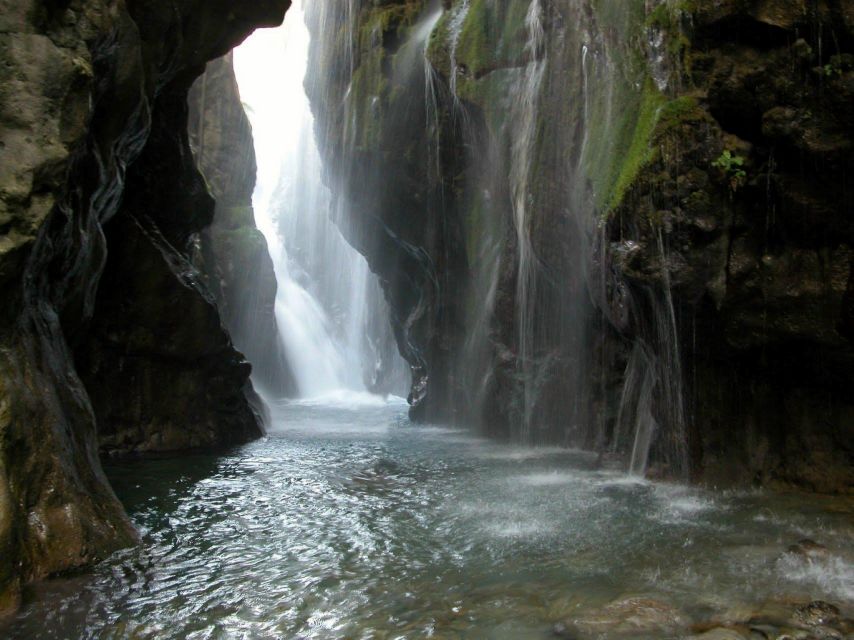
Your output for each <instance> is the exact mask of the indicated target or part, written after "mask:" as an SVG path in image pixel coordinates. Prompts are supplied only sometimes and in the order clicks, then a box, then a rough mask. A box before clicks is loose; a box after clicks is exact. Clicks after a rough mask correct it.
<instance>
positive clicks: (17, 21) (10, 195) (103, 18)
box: [0, 0, 289, 612]
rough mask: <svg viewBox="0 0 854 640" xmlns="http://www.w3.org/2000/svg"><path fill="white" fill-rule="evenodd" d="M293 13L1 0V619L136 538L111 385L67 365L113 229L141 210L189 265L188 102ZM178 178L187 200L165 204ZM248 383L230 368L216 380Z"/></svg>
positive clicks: (197, 217) (199, 214) (282, 2)
mask: <svg viewBox="0 0 854 640" xmlns="http://www.w3.org/2000/svg"><path fill="white" fill-rule="evenodd" d="M288 4H289V2H287V0H264V1H262V2H253V3H242V4H240V5H235V4H234V3H231V2H225V1H215V2H201V1H191V0H183V1H181V2H169V3H167V2H159V1H156V2H137V1H130V0H129V1H128V2H126V3H111V2H102V1H100V0H71V1H70V2H59V3H57V2H50V3H44V2H30V1H27V0H25V1H23V2H21V1H19V0H14V1H12V0H4V1H3V2H0V63H2V64H0V91H2V92H3V95H2V100H0V156H2V162H0V284H2V287H3V291H4V305H3V308H2V310H0V551H2V553H0V612H2V611H4V610H7V609H8V608H10V607H14V605H15V603H16V602H17V599H18V596H19V589H20V584H21V581H22V580H27V579H32V578H37V577H41V576H45V575H48V574H50V573H52V572H55V571H60V570H63V569H68V568H70V567H75V566H78V565H81V564H84V563H86V562H89V561H91V560H92V559H94V558H97V557H99V556H101V555H103V554H104V553H106V552H108V551H109V550H111V549H113V548H116V547H117V546H121V545H124V544H127V543H129V542H131V541H132V540H133V538H134V533H133V531H132V528H131V526H130V524H129V523H128V521H127V519H126V517H125V516H124V513H123V510H122V508H121V505H120V504H119V503H118V501H117V500H116V498H115V496H114V495H113V493H112V491H111V489H110V488H109V486H108V484H107V482H106V480H105V478H104V476H103V473H102V472H101V469H100V464H99V462H98V445H97V427H96V421H95V412H94V411H93V406H92V402H90V393H94V394H95V395H97V393H98V392H102V393H103V392H108V391H109V389H107V388H103V389H87V388H86V387H85V386H84V384H83V383H82V382H81V379H80V376H79V375H78V373H77V371H76V369H75V365H74V361H73V357H72V351H74V350H77V351H78V353H80V352H81V350H83V351H86V348H87V344H88V343H87V340H88V339H89V332H88V330H89V327H90V323H91V322H92V321H93V315H94V316H95V321H94V322H95V324H96V325H97V324H98V320H99V319H98V318H97V309H98V308H99V306H100V307H102V308H103V307H104V306H105V305H104V304H102V301H103V296H100V299H99V291H98V289H99V287H98V284H99V281H100V278H101V275H102V273H103V270H104V266H105V263H106V261H107V256H108V254H109V253H110V250H109V246H108V241H107V239H106V238H105V235H104V232H103V227H104V225H108V223H109V222H110V220H111V219H114V218H116V219H117V220H118V219H121V217H122V216H123V215H124V214H125V213H126V212H128V211H131V210H133V211H134V212H135V213H138V212H139V210H141V209H145V210H146V212H145V213H146V216H147V217H148V218H149V219H150V220H151V221H152V223H153V224H154V225H156V226H158V227H161V228H160V232H161V234H162V236H163V237H164V238H165V239H166V244H164V245H161V246H162V247H165V246H167V245H168V246H169V247H171V249H169V250H166V249H164V250H163V251H160V255H161V257H163V258H164V259H165V258H166V256H167V255H169V256H170V260H172V262H171V266H172V267H175V265H177V264H178V262H179V261H177V260H173V259H175V258H177V257H179V256H180V255H181V254H182V253H183V252H184V251H186V243H187V241H188V239H189V238H190V237H191V236H192V235H193V234H194V233H195V232H197V231H198V230H199V229H200V228H201V227H203V226H204V225H205V224H206V223H207V222H209V221H210V217H211V215H212V212H213V201H212V200H211V198H210V196H209V195H208V194H207V191H206V189H205V188H204V184H203V181H202V180H201V179H200V178H199V177H198V175H197V171H196V170H195V167H194V165H193V163H192V157H191V154H190V152H189V145H188V142H187V139H186V138H187V137H186V106H185V98H186V91H187V89H188V88H189V85H190V83H191V82H192V80H193V79H194V78H195V77H196V76H197V75H198V74H199V73H201V71H202V70H203V65H204V63H205V62H206V61H207V60H209V59H212V58H215V57H218V56H221V55H223V54H224V53H226V52H227V51H228V50H229V49H230V48H231V47H233V46H234V45H235V44H236V43H237V42H239V41H240V40H241V39H242V38H243V37H245V36H246V35H247V34H248V33H249V32H250V31H251V30H252V29H253V28H255V27H256V26H259V25H262V24H269V25H272V24H274V23H277V22H279V21H280V20H281V18H282V16H283V14H284V11H285V10H286V8H287V6H288ZM182 105H183V106H182ZM182 127H183V131H182V129H181V128H182ZM150 134H151V138H150V137H149V136H150ZM149 142H151V143H152V144H150V145H149ZM146 153H147V154H148V158H149V160H145V159H144V156H145V154H146ZM155 155H156V156H157V157H158V160H159V161H160V162H161V163H162V168H161V172H160V173H159V174H158V172H157V168H156V163H153V162H151V161H150V159H151V158H152V157H153V156H155ZM141 158H143V161H142V163H141V164H140V163H138V162H137V161H139V160H140V159H141ZM155 177H156V178H157V180H158V181H159V184H158V185H157V186H158V190H154V189H152V188H151V187H152V186H153V182H152V181H151V179H152V178H155ZM176 183H177V184H181V185H182V186H183V187H187V186H189V187H191V188H190V189H189V191H187V192H186V193H182V194H179V195H180V197H179V198H178V199H177V200H176V202H175V203H168V202H164V201H165V199H166V197H167V195H169V194H171V193H173V189H174V188H175V186H176ZM155 192H156V193H159V194H160V195H161V199H160V200H154V199H152V200H150V201H148V199H149V198H152V195H153V193H155ZM182 207H183V208H182ZM177 218H181V219H180V220H179V219H177ZM108 231H109V230H108ZM150 249H151V248H150V247H149V249H148V250H150ZM158 273H160V274H163V273H165V271H164V270H163V269H161V270H160V271H159V272H158ZM115 275H116V276H118V274H115ZM155 279H156V278H155ZM174 286H175V287H181V286H184V285H183V284H182V283H181V282H180V281H179V280H178V279H175V281H174ZM199 308H200V307H199ZM199 313H201V311H200V312H199ZM201 315H205V314H204V313H201ZM227 342H228V340H227V338H223V334H222V332H221V330H220V331H219V332H214V334H213V336H212V343H213V345H215V346H212V347H209V351H210V352H214V351H216V348H217V347H216V345H218V348H220V349H221V350H222V351H221V352H222V353H226V352H227V353H231V354H234V351H233V350H229V349H226V348H225V343H227ZM225 368H226V369H229V367H225ZM200 373H201V371H200ZM246 375H247V372H246V370H245V365H241V364H239V363H235V364H234V365H233V367H232V368H231V369H230V373H223V374H222V375H221V379H223V380H225V379H230V380H231V381H232V382H236V381H237V380H238V379H241V378H242V379H243V380H245V378H246ZM227 395H228V397H232V398H234V397H236V396H235V394H234V393H233V392H231V393H230V394H227ZM240 397H241V398H242V395H240ZM102 399H103V398H102ZM241 402H243V403H245V402H246V401H245V399H244V400H241ZM95 404H96V406H103V404H99V403H98V402H96V403H95ZM232 410H234V408H233V407H232ZM253 424H254V421H253Z"/></svg>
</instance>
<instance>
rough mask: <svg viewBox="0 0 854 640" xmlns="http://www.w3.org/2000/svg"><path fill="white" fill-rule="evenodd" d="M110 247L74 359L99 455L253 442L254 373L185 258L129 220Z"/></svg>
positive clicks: (118, 227) (118, 224)
mask: <svg viewBox="0 0 854 640" xmlns="http://www.w3.org/2000/svg"><path fill="white" fill-rule="evenodd" d="M107 242H108V245H109V247H110V249H111V251H110V257H109V259H108V260H107V265H106V267H105V270H104V276H103V277H102V278H101V283H100V287H99V292H98V301H97V303H96V312H95V316H94V318H93V321H92V325H91V327H90V330H89V336H88V337H87V340H86V343H85V345H84V346H83V347H82V348H81V349H80V351H81V353H79V354H78V358H77V366H78V371H80V374H81V377H82V379H83V383H84V385H85V386H86V388H87V389H89V390H90V393H89V396H90V398H91V400H92V407H93V409H94V411H95V416H96V419H97V424H98V442H99V447H100V450H101V453H102V455H108V456H122V455H127V454H131V453H149V452H168V451H185V450H189V449H200V448H213V447H223V446H228V445H232V444H242V443H245V442H247V441H249V440H252V439H254V438H257V437H258V436H260V435H261V430H260V427H259V417H258V416H257V415H256V414H255V412H254V410H253V409H252V406H251V404H250V403H249V402H247V400H255V399H256V398H255V394H254V391H252V389H251V384H250V383H249V372H250V370H251V367H250V365H249V363H248V362H246V360H245V359H244V358H243V356H242V355H241V354H240V353H238V352H237V351H235V349H234V347H233V346H232V344H231V340H230V338H229V335H228V333H227V332H226V331H225V329H224V328H223V326H222V324H221V320H220V316H219V313H218V310H217V306H216V304H215V303H214V300H213V297H212V296H211V294H210V293H208V291H207V290H206V289H205V288H204V286H203V284H202V283H201V279H200V278H199V274H198V273H197V272H196V271H195V269H194V268H193V266H192V265H191V264H190V263H189V261H188V260H187V259H186V257H184V256H182V255H181V254H180V253H179V252H177V251H175V249H174V248H173V247H171V246H170V245H169V244H168V242H167V241H166V240H165V238H164V237H163V236H162V234H160V232H159V231H158V230H157V228H156V227H155V226H154V225H153V224H152V223H151V222H150V221H149V220H143V221H140V220H138V219H137V218H135V217H134V216H133V215H131V214H126V215H124V216H119V217H118V218H117V219H116V220H114V221H113V222H112V223H111V224H110V225H109V227H108V228H107ZM244 394H246V395H244ZM247 396H248V397H247Z"/></svg>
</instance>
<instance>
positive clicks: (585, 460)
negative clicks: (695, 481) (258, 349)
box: [0, 396, 854, 639]
mask: <svg viewBox="0 0 854 640" xmlns="http://www.w3.org/2000/svg"><path fill="white" fill-rule="evenodd" d="M405 411H406V406H405V405H404V404H403V403H401V402H390V403H385V402H381V401H379V400H377V399H371V397H369V396H368V397H340V398H337V399H331V400H330V399H327V401H325V402H323V403H320V402H303V403H298V404H289V405H285V406H282V407H279V408H278V409H276V411H275V413H276V416H275V420H274V425H273V427H272V429H271V431H270V433H269V435H268V437H266V438H264V439H263V440H260V441H258V442H255V443H252V444H250V445H247V446H245V447H242V448H240V449H238V450H235V451H233V452H231V453H230V454H227V455H221V456H212V455H197V456H190V457H187V456H184V457H180V458H175V459H159V460H145V461H139V462H133V463H129V464H128V463H126V464H123V465H122V466H121V467H114V468H109V467H108V469H107V472H108V475H110V478H111V480H112V482H113V485H114V487H115V488H116V492H117V493H118V495H119V497H120V498H121V499H122V501H123V502H124V504H125V505H126V506H127V509H128V512H129V514H130V516H131V518H132V519H133V521H134V522H135V523H136V525H137V526H138V527H139V529H140V531H141V533H142V538H143V543H142V545H141V546H140V547H139V548H136V549H132V550H126V551H122V552H119V553H117V554H115V555H114V556H113V557H111V558H110V559H108V560H106V561H104V562H102V563H100V564H99V565H98V566H96V567H95V568H94V569H93V570H91V571H89V572H85V573H81V574H79V575H75V576H66V577H63V578H60V579H56V580H53V581H49V582H47V583H44V584H42V585H40V586H37V587H35V588H33V589H31V590H30V592H29V593H28V595H27V598H28V604H27V606H26V607H25V608H24V610H23V611H22V613H21V614H20V616H19V617H18V618H17V620H16V621H15V622H14V623H13V626H12V627H10V628H9V629H7V630H6V633H8V634H10V635H11V637H13V638H36V637H38V638H365V639H367V638H372V639H373V638H420V637H433V638H497V639H503V638H508V639H510V638H513V639H518V638H549V637H552V634H553V633H554V630H555V625H560V624H561V623H565V622H570V623H571V622H572V621H581V622H582V623H583V622H584V621H585V620H586V621H587V622H588V623H590V621H591V620H592V621H593V622H592V625H593V626H588V627H587V629H588V630H590V629H592V631H591V632H590V633H591V634H592V635H591V636H590V637H605V638H607V637H616V636H615V635H614V633H612V632H610V631H608V629H609V628H611V627H608V622H607V621H605V622H603V621H602V620H601V618H602V615H603V613H602V612H603V611H605V612H607V611H608V609H607V608H605V609H603V607H605V606H606V605H607V604H608V603H609V602H612V601H614V600H615V599H618V598H624V597H626V596H642V597H644V598H649V599H653V600H655V601H656V602H663V603H667V604H668V606H671V607H673V608H674V610H678V611H679V613H678V616H677V617H679V618H680V624H681V625H682V626H681V628H680V629H679V630H675V629H674V630H670V631H664V630H662V628H659V629H657V630H655V631H637V632H634V633H631V634H630V635H628V636H626V637H632V638H645V637H650V638H662V637H674V638H676V637H684V635H685V634H686V633H687V632H686V631H685V630H684V629H685V628H687V626H688V625H690V624H691V623H701V622H703V621H707V620H715V619H725V618H726V617H727V616H730V617H733V618H739V619H740V618H742V617H745V616H747V615H750V612H751V611H755V610H757V609H758V608H760V607H762V606H767V602H768V601H772V602H789V601H798V602H802V601H809V600H816V599H821V600H827V601H829V602H832V603H834V604H836V605H837V606H840V607H842V608H843V611H844V612H845V613H847V614H849V615H850V613H851V612H850V607H851V603H852V601H854V557H852V556H853V555H854V544H852V542H854V524H853V523H852V505H851V501H850V500H846V499H833V500H831V499H822V498H816V497H813V496H809V497H805V496H802V495H777V494H771V493H766V492H724V493H721V492H712V491H707V490H701V489H698V488H693V487H685V486H680V485H673V484H664V483H652V482H646V481H642V480H639V479H633V478H628V477H626V476H624V475H621V474H619V473H617V472H615V471H602V470H596V468H595V466H596V465H595V463H596V458H595V457H594V456H591V455H589V454H586V453H581V452H577V451H568V450H563V449H556V448H544V449H528V448H518V447H512V446H506V445H501V444H498V443H494V442H490V441H486V440H483V439H480V438H476V437H473V436H471V435H469V434H468V433H467V432H465V431H462V430H453V429H447V428H436V427H423V426H415V425H411V424H410V423H409V422H408V421H407V419H406V418H405V415H406V414H405ZM802 538H810V539H813V540H816V541H818V542H820V543H822V544H823V545H826V546H827V547H828V550H829V551H828V553H827V554H826V555H823V556H822V557H820V558H810V559H807V558H804V557H803V556H799V555H797V554H791V553H786V549H787V547H788V546H789V545H791V544H793V543H795V542H797V541H798V540H799V539H802ZM763 603H766V604H765V605H763ZM668 615H669V614H668ZM674 615H676V614H674ZM597 621H598V622H597ZM596 624H600V626H599V627H597V626H596ZM602 625H604V626H602ZM560 628H561V627H560V626H559V627H558V629H560ZM0 631H2V630H0ZM0 635H2V633H0Z"/></svg>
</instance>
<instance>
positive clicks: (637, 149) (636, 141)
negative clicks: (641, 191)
mask: <svg viewBox="0 0 854 640" xmlns="http://www.w3.org/2000/svg"><path fill="white" fill-rule="evenodd" d="M663 102H664V97H663V96H662V95H661V93H660V92H659V91H658V89H656V88H655V85H654V84H653V82H652V80H650V79H647V81H646V84H645V86H644V90H643V95H642V98H641V101H640V105H639V109H638V112H637V119H636V121H635V123H634V126H633V127H632V132H631V136H630V137H629V140H630V142H629V144H628V147H627V150H626V152H625V156H624V157H623V160H622V162H621V163H620V164H619V172H618V173H617V177H616V180H615V181H614V187H613V190H612V191H611V198H610V202H609V203H608V206H609V208H610V209H614V208H616V207H617V206H618V205H619V204H620V202H621V201H622V199H623V196H624V195H625V193H626V190H627V189H628V188H629V186H630V185H631V184H632V182H634V180H635V178H636V177H637V175H638V173H639V172H640V170H641V169H642V168H643V166H644V165H645V164H646V163H647V162H649V161H650V160H651V159H652V157H653V147H652V145H651V144H650V143H651V141H652V138H653V133H654V132H655V128H656V124H657V123H658V119H659V116H660V113H661V108H662V104H663Z"/></svg>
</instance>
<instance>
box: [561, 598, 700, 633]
mask: <svg viewBox="0 0 854 640" xmlns="http://www.w3.org/2000/svg"><path fill="white" fill-rule="evenodd" d="M687 625H688V619H687V618H686V617H685V615H684V614H683V613H682V612H681V611H679V610H678V609H676V608H675V607H673V606H672V605H670V604H668V603H666V602H662V601H660V600H654V599H652V598H646V597H640V596H630V597H625V598H620V599H618V600H614V601H613V602H611V603H610V604H607V605H605V606H604V607H602V608H601V609H599V610H598V611H595V612H592V613H589V614H586V615H583V616H581V617H579V618H576V619H574V620H572V621H569V622H567V623H566V624H565V627H567V628H575V629H578V630H579V631H581V632H584V633H632V632H638V631H647V632H649V631H674V630H677V629H683V628H685V627H686V626H687Z"/></svg>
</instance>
